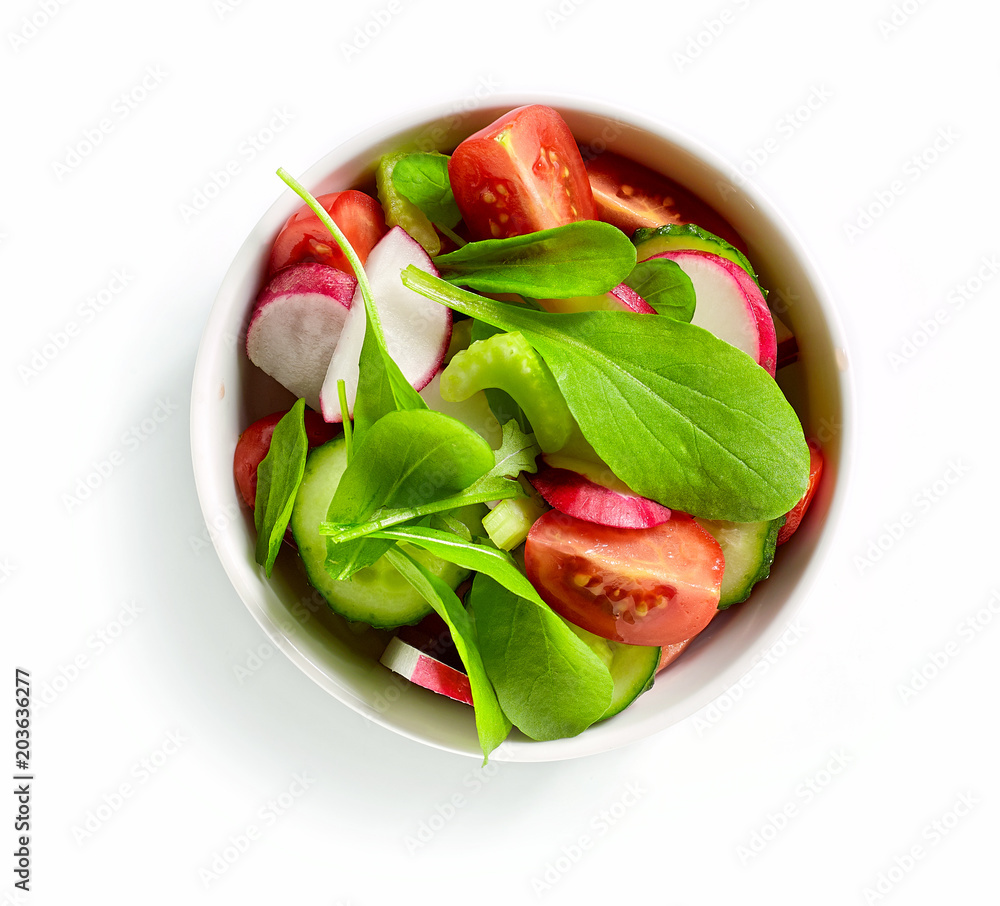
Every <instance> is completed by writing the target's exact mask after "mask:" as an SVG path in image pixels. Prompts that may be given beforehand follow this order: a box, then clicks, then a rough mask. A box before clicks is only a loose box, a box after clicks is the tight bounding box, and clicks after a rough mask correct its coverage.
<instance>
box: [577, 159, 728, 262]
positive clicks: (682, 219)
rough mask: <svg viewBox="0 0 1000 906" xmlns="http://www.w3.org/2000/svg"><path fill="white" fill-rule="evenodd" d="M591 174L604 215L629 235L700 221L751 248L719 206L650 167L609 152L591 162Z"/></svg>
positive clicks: (598, 205)
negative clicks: (648, 229) (642, 229)
mask: <svg viewBox="0 0 1000 906" xmlns="http://www.w3.org/2000/svg"><path fill="white" fill-rule="evenodd" d="M587 176H588V178H589V179H590V187H591V191H592V192H593V195H594V202H595V204H596V205H597V212H598V216H599V218H600V219H601V220H603V221H605V222H606V223H610V224H613V225H614V226H616V227H618V229H620V230H622V231H623V232H625V233H627V234H628V235H629V236H631V235H632V234H633V233H634V232H635V231H636V230H637V229H639V228H640V227H652V228H655V227H659V226H665V225H666V224H668V223H695V224H697V225H698V226H700V227H703V228H704V229H706V230H708V231H709V232H711V233H715V235H716V236H721V237H722V238H723V239H725V240H726V241H727V242H728V243H730V244H731V245H734V246H736V248H738V249H739V250H740V251H742V252H744V253H745V252H746V243H745V242H743V240H742V238H741V237H740V235H739V233H737V232H736V230H734V229H733V228H732V227H731V226H730V225H729V223H728V222H727V221H726V220H725V219H724V218H723V217H722V216H721V215H720V214H719V213H718V212H717V211H716V210H715V209H714V208H712V207H711V206H710V205H707V204H706V203H705V202H704V201H702V200H701V199H700V198H699V197H698V196H697V195H695V194H694V193H693V192H690V191H688V190H687V189H685V188H684V187H683V186H681V185H680V184H679V183H676V182H674V181H673V180H672V179H668V178H667V177H666V176H662V175H661V174H659V173H657V172H656V171H655V170H651V169H649V167H645V166H643V165H642V164H639V163H637V162H636V161H634V160H630V159H629V158H627V157H622V156H621V155H620V154H614V153H612V152H611V151H605V152H603V153H602V154H598V155H597V156H596V157H593V158H591V159H590V160H588V161H587Z"/></svg>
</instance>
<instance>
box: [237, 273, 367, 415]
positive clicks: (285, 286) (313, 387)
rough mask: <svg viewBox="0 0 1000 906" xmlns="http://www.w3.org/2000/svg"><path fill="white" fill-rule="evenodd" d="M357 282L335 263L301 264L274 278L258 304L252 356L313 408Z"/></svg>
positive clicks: (250, 338) (249, 346)
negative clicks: (335, 265) (338, 268)
mask: <svg viewBox="0 0 1000 906" xmlns="http://www.w3.org/2000/svg"><path fill="white" fill-rule="evenodd" d="M356 286H357V281H356V280H355V279H354V277H352V276H350V275H349V274H345V273H344V272H343V271H341V270H337V268H335V267H330V266H328V265H326V264H297V265H293V266H292V267H289V268H286V269H285V270H283V271H281V272H280V273H278V274H276V275H275V276H274V277H273V278H272V279H271V280H269V281H268V283H267V284H266V285H265V287H264V289H263V290H261V292H260V294H259V295H258V297H257V302H256V304H255V305H254V310H253V314H252V315H251V317H250V325H249V327H248V328H247V339H246V352H247V357H248V358H249V359H250V361H251V362H253V363H254V364H255V365H256V366H257V367H258V368H260V369H261V370H262V371H264V372H266V373H267V374H269V375H270V376H271V377H273V378H274V379H275V380H276V381H277V382H278V383H279V384H281V385H282V386H283V387H285V388H286V389H288V390H289V391H291V392H292V393H293V394H295V396H297V397H302V398H303V399H305V401H306V405H308V406H309V407H311V408H313V409H319V395H320V388H321V387H322V386H323V379H324V378H325V377H326V371H327V367H328V366H329V364H330V358H331V357H332V356H333V351H334V349H335V348H336V346H337V341H338V340H339V338H340V333H341V331H342V330H343V327H344V323H345V321H346V320H347V316H348V312H349V309H350V306H351V299H352V298H353V297H354V292H355V288H356Z"/></svg>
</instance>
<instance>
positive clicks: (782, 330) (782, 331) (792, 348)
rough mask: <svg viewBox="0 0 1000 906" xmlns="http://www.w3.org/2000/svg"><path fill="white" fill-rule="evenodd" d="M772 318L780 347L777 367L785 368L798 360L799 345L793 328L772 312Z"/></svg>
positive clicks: (776, 339)
mask: <svg viewBox="0 0 1000 906" xmlns="http://www.w3.org/2000/svg"><path fill="white" fill-rule="evenodd" d="M771 317H772V318H773V319H774V334H775V342H776V343H777V345H778V352H777V359H778V362H777V365H776V366H775V367H776V368H784V367H785V365H791V364H792V362H795V361H797V360H798V357H799V344H798V341H797V340H796V339H795V334H793V333H792V330H791V328H790V327H789V326H788V325H787V324H786V323H785V322H784V321H782V320H781V318H779V317H778V316H777V315H776V314H775V313H774V312H771Z"/></svg>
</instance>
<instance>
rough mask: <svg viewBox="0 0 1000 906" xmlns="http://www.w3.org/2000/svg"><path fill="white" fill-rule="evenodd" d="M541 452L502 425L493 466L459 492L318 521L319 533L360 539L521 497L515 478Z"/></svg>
mask: <svg viewBox="0 0 1000 906" xmlns="http://www.w3.org/2000/svg"><path fill="white" fill-rule="evenodd" d="M540 452H541V451H540V450H539V449H538V445H537V444H536V443H535V439H534V436H533V435H530V434H524V433H523V432H521V431H520V429H519V428H518V427H517V425H516V424H514V422H513V421H511V422H508V423H506V424H505V425H504V426H503V441H502V442H501V444H500V449H499V450H496V451H495V452H494V454H493V457H494V463H493V468H491V469H490V470H489V471H488V472H486V473H485V474H484V475H482V476H481V477H479V478H477V479H476V480H475V481H474V482H472V484H470V485H469V487H467V488H465V489H464V490H463V491H461V492H459V493H458V494H454V495H452V496H449V497H441V498H438V499H435V500H428V501H426V502H424V503H420V504H415V505H412V506H405V507H395V508H393V507H389V506H383V507H380V508H379V509H378V510H377V511H376V512H375V513H374V514H373V517H372V518H371V519H368V520H365V521H362V522H357V523H337V522H334V521H333V520H328V521H327V522H322V523H320V526H319V533H320V534H321V535H326V536H327V537H328V543H329V544H330V545H334V544H344V543H345V542H347V541H353V540H355V539H357V538H363V537H365V536H366V535H371V534H373V533H375V532H378V531H381V530H383V529H387V528H391V527H392V526H394V525H399V524H401V523H404V522H411V521H413V520H414V519H420V518H422V517H424V516H430V515H433V514H435V513H443V512H447V511H449V510H453V509H457V508H458V507H461V506H468V505H470V504H475V503H488V502H490V501H491V500H506V499H508V498H510V497H523V496H524V489H523V488H522V487H521V485H520V483H519V482H517V481H512V480H510V479H515V478H517V476H518V475H520V473H521V472H534V471H535V470H536V469H537V468H538V467H537V465H536V463H535V458H536V457H537V456H538V454H539V453H540Z"/></svg>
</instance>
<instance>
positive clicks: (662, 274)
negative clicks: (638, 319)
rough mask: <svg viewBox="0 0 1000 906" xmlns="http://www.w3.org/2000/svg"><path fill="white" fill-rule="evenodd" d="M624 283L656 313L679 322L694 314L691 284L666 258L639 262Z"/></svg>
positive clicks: (674, 264) (686, 276) (689, 318)
mask: <svg viewBox="0 0 1000 906" xmlns="http://www.w3.org/2000/svg"><path fill="white" fill-rule="evenodd" d="M625 282H626V283H627V284H628V285H629V286H631V287H632V289H634V290H635V291H636V292H637V293H638V294H639V295H640V296H642V298H643V299H645V300H646V302H648V303H649V305H650V307H652V308H653V309H654V310H655V311H656V313H657V314H659V315H665V316H666V317H668V318H676V319H677V320H678V321H690V320H691V319H692V318H693V317H694V304H695V297H694V284H692V283H691V278H690V277H689V276H688V275H687V274H685V273H684V271H683V269H682V268H681V266H680V265H679V264H678V263H677V262H676V261H671V260H670V259H669V258H650V259H649V260H648V261H640V262H639V263H638V264H637V265H636V266H635V267H634V268H632V273H631V274H629V275H628V277H627V278H626V279H625Z"/></svg>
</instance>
